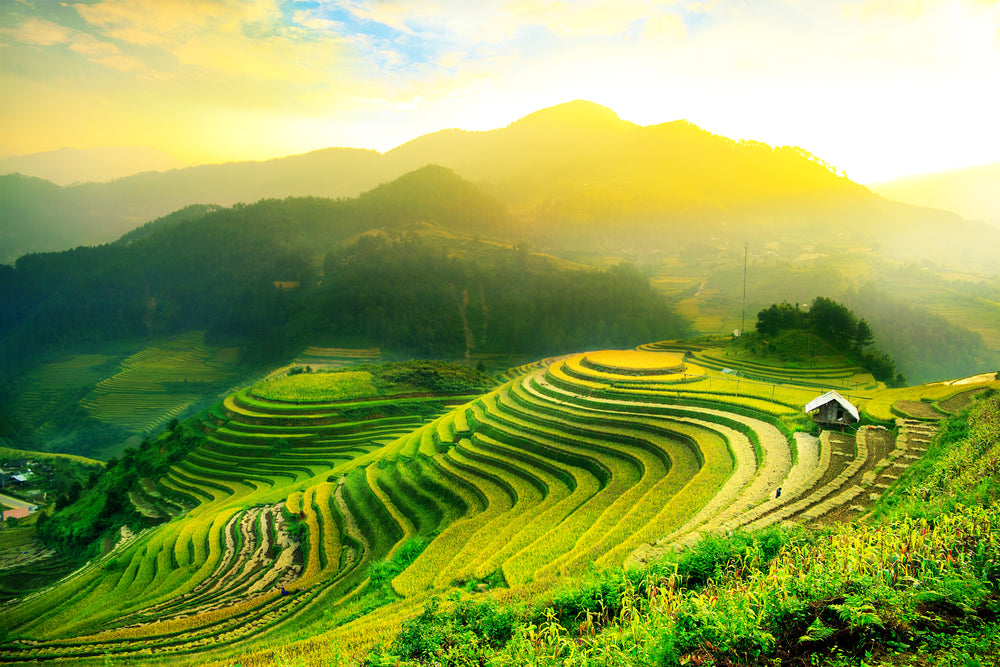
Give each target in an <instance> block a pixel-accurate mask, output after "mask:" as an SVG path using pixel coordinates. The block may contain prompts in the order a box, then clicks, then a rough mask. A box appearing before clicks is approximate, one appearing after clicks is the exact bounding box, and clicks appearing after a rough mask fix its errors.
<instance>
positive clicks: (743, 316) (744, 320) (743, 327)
mask: <svg viewBox="0 0 1000 667" xmlns="http://www.w3.org/2000/svg"><path fill="white" fill-rule="evenodd" d="M749 245H750V244H749V243H746V242H744V243H743V312H742V314H741V315H740V335H741V336H742V335H743V332H744V331H745V330H746V326H747V248H748V247H749Z"/></svg>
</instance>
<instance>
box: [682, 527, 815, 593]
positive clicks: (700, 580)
mask: <svg viewBox="0 0 1000 667" xmlns="http://www.w3.org/2000/svg"><path fill="white" fill-rule="evenodd" d="M792 539H795V540H796V541H802V540H805V539H807V534H806V533H804V532H803V531H802V530H801V529H798V530H791V529H784V528H779V527H770V528H767V529H764V530H762V531H760V532H757V533H747V532H744V531H736V532H733V533H730V534H727V535H716V534H709V535H706V536H704V537H702V538H701V539H700V540H699V541H698V542H697V543H696V544H695V545H694V546H693V547H691V548H690V549H688V550H686V551H684V552H682V553H681V554H680V555H678V556H677V557H676V563H677V575H678V576H679V577H680V578H681V581H683V582H684V583H685V585H687V586H690V587H692V588H700V587H702V586H704V585H705V584H707V583H708V582H709V580H713V579H714V580H719V579H722V578H723V577H725V576H726V575H728V574H730V573H731V572H732V571H733V570H740V569H742V568H743V567H746V566H747V565H750V566H751V567H756V568H765V569H766V567H767V565H768V564H769V563H770V562H771V560H772V559H773V558H774V557H775V556H776V555H777V554H778V551H780V550H781V548H782V547H783V546H784V545H785V544H786V543H787V542H789V541H790V540H792Z"/></svg>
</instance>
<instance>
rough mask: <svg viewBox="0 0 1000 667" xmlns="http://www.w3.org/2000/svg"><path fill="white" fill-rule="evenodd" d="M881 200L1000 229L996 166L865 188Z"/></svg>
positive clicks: (998, 164)
mask: <svg viewBox="0 0 1000 667" xmlns="http://www.w3.org/2000/svg"><path fill="white" fill-rule="evenodd" d="M868 187H869V188H871V190H872V191H873V192H877V193H878V194H880V195H882V196H883V197H888V198H889V199H896V200H898V201H902V202H907V203H908V204H915V205H917V206H930V207H932V208H941V209H946V210H948V211H954V212H955V213H958V214H959V215H961V216H962V217H964V218H968V219H969V220H985V221H986V222H988V223H990V224H992V225H996V226H998V227H1000V162H994V163H993V164H987V165H983V166H981V167H968V168H966V169H954V170H951V171H942V172H936V173H932V174H920V175H918V176H907V177H905V178H898V179H896V180H893V181H889V182H888V183H872V184H871V185H869V186H868Z"/></svg>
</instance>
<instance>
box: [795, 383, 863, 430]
mask: <svg viewBox="0 0 1000 667" xmlns="http://www.w3.org/2000/svg"><path fill="white" fill-rule="evenodd" d="M805 409H806V412H807V413H808V412H813V411H814V410H815V411H816V413H815V414H814V415H813V419H814V420H816V423H817V424H819V425H820V426H853V425H855V424H857V423H858V422H859V421H861V414H860V413H859V412H858V409H857V408H856V407H854V405H852V404H851V402H850V401H848V400H847V399H846V398H844V397H843V396H841V395H840V394H838V393H837V392H835V391H832V390H831V391H828V392H826V393H825V394H823V395H822V396H820V397H818V398H814V399H813V400H811V401H809V402H808V403H806V408H805Z"/></svg>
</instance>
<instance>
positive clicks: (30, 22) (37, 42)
mask: <svg viewBox="0 0 1000 667" xmlns="http://www.w3.org/2000/svg"><path fill="white" fill-rule="evenodd" d="M0 32H2V33H4V34H8V35H10V36H12V37H13V38H14V39H16V40H17V41H19V42H21V43H23V44H31V45H33V46H65V47H67V48H68V49H69V50H70V51H72V52H74V53H78V54H80V55H82V56H84V57H85V58H86V59H87V60H88V61H89V62H92V63H95V64H98V65H101V66H103V67H107V68H110V69H113V70H117V71H119V72H129V71H133V70H138V69H140V68H141V67H142V63H140V62H139V61H138V60H136V59H135V58H131V57H129V56H126V55H125V54H123V53H122V52H121V51H119V50H118V47H117V46H115V45H114V44H112V43H110V42H103V41H101V40H99V39H97V38H95V37H94V36H93V35H89V34H87V33H85V32H79V31H77V30H73V29H72V28H67V27H66V26H62V25H59V24H57V23H53V22H52V21H48V20H46V19H42V18H38V17H31V18H27V19H25V20H24V21H22V22H21V24H20V25H19V26H18V27H17V28H15V29H3V30H0Z"/></svg>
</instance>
